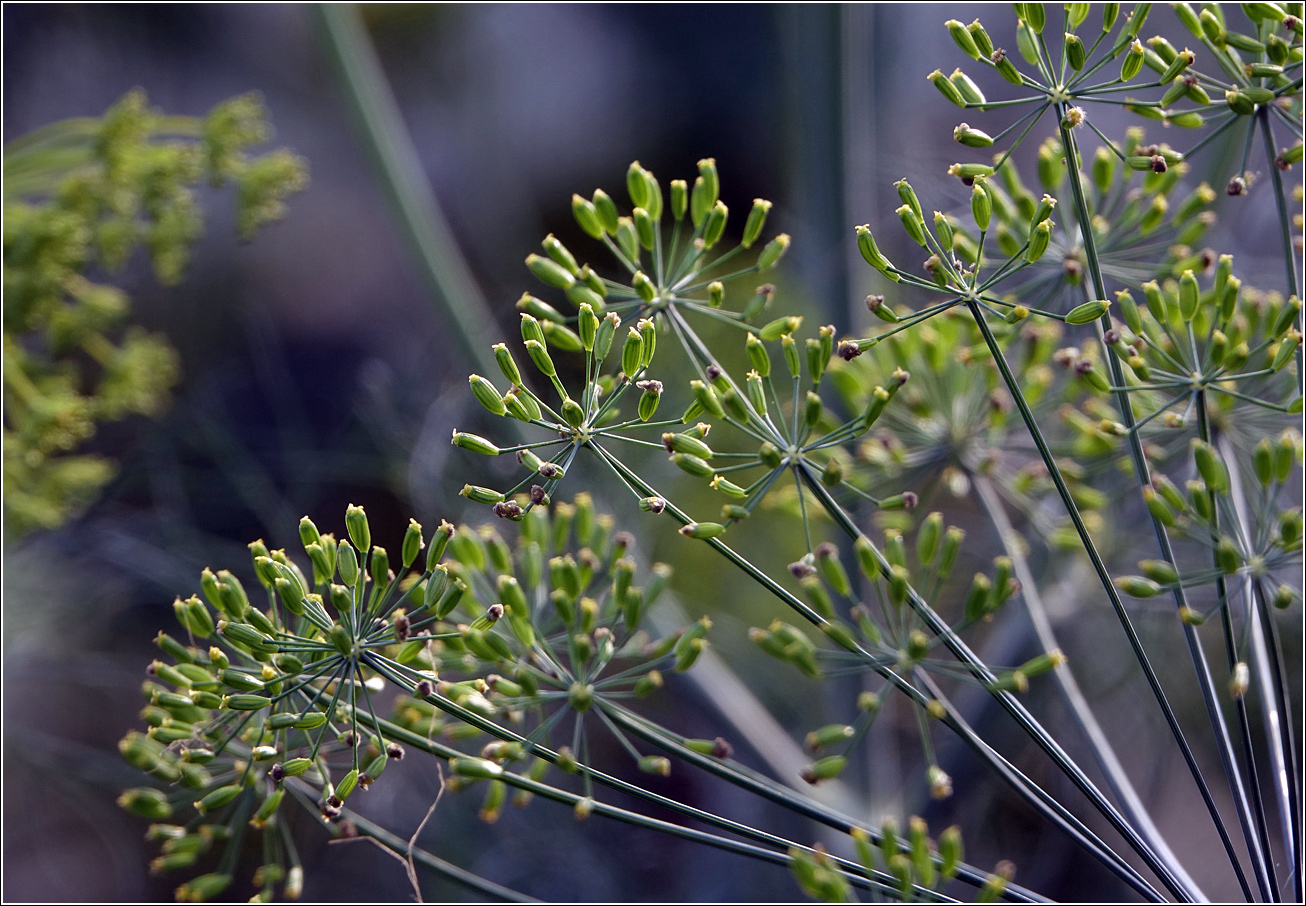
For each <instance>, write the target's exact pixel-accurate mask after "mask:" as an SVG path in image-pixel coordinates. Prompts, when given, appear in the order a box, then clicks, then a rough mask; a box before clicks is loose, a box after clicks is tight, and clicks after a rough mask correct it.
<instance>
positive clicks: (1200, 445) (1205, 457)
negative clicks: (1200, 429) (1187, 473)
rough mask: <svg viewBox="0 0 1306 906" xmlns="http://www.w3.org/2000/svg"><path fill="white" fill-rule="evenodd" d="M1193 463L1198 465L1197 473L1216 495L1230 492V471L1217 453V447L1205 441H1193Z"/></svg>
mask: <svg viewBox="0 0 1306 906" xmlns="http://www.w3.org/2000/svg"><path fill="white" fill-rule="evenodd" d="M1192 448H1193V461H1194V462H1195V463H1196V464H1197V472H1198V474H1200V475H1201V476H1202V480H1203V481H1204V482H1206V486H1207V487H1208V488H1209V489H1210V490H1211V491H1212V492H1213V493H1215V494H1225V493H1228V491H1229V470H1228V467H1227V466H1225V464H1224V460H1223V459H1221V458H1220V454H1219V453H1217V452H1216V450H1215V447H1213V446H1211V445H1210V444H1208V443H1205V442H1204V441H1200V440H1197V439H1196V438H1194V439H1193V441H1192Z"/></svg>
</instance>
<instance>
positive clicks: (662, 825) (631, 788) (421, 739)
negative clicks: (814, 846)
mask: <svg viewBox="0 0 1306 906" xmlns="http://www.w3.org/2000/svg"><path fill="white" fill-rule="evenodd" d="M372 666H373V667H374V668H376V669H377V672H378V673H381V674H382V675H384V676H387V677H389V678H390V680H391V681H392V682H395V683H397V684H399V685H400V686H401V687H404V688H408V687H410V686H411V683H405V682H403V680H402V678H400V677H399V676H398V675H396V674H395V673H394V671H392V670H390V669H387V668H386V666H385V665H384V664H381V663H374V664H372ZM432 699H433V703H434V704H435V705H436V706H437V707H439V708H440V709H441V710H443V711H445V712H447V713H449V714H452V715H454V716H455V717H458V718H459V719H461V720H464V721H466V722H468V723H471V724H473V725H475V726H478V727H480V728H481V729H482V730H484V731H485V732H487V733H489V734H491V735H493V736H496V737H498V738H499V739H503V740H505V741H510V742H518V743H522V744H523V745H526V746H527V747H528V750H529V751H530V752H531V753H532V754H533V755H536V756H537V757H540V758H543V759H544V760H545V761H549V762H551V763H555V764H556V763H557V760H558V757H559V756H558V753H557V752H555V751H553V750H551V749H549V748H547V747H545V746H542V745H539V744H538V743H532V742H531V741H530V740H528V739H527V738H526V737H524V736H521V735H520V734H517V733H514V732H512V731H511V730H508V729H507V728H505V727H501V726H499V725H498V724H496V723H494V721H491V720H488V719H486V718H483V717H481V716H480V715H478V714H475V713H474V712H471V711H468V710H467V709H465V708H462V707H460V706H459V705H457V704H455V703H454V702H452V701H450V700H448V699H446V698H444V697H443V696H440V695H433V696H432ZM381 726H382V728H383V729H384V732H385V734H386V738H387V739H394V740H395V741H397V742H401V743H403V744H404V745H408V746H412V747H414V748H417V749H420V750H422V751H425V752H429V753H430V754H432V755H435V756H437V757H439V758H445V759H451V758H465V757H467V755H466V753H465V752H460V751H458V750H457V749H453V748H450V747H448V746H444V745H441V744H440V743H438V742H435V741H433V740H430V739H427V738H426V737H425V736H421V735H418V734H416V733H413V732H412V731H410V730H406V729H404V728H403V727H401V726H399V725H397V724H393V723H390V722H389V721H384V720H383V721H381ZM581 769H582V770H583V772H584V774H585V776H586V777H587V778H590V779H592V780H593V781H594V782H596V783H599V784H601V785H603V786H606V787H608V788H610V789H614V790H617V791H619V792H622V793H625V794H627V795H630V796H633V797H635V798H637V799H641V800H643V801H645V802H649V803H652V804H655V805H659V806H662V807H664V808H667V809H670V810H672V811H673V812H676V813H678V814H680V815H682V816H684V817H686V818H691V819H693V820H697V821H701V822H703V823H705V824H708V825H711V826H714V827H718V828H720V829H722V830H726V831H728V832H730V833H733V834H736V835H738V836H740V837H743V838H745V839H747V840H753V841H755V842H756V843H760V844H764V845H765V846H769V847H773V848H772V849H765V848H763V847H762V846H756V845H751V844H746V843H739V842H737V841H734V840H729V839H727V838H725V837H718V836H716V835H715V834H709V833H706V832H704V831H698V830H693V829H691V828H687V827H682V826H680V825H678V824H672V823H671V822H668V821H662V820H660V819H657V818H651V817H649V816H647V815H641V814H639V813H638V812H632V811H629V810H626V809H620V808H617V807H615V806H611V805H607V804H606V803H602V802H592V803H591V805H592V811H593V813H594V814H597V815H603V816H605V817H609V818H616V819H618V820H620V821H623V822H625V823H627V824H632V825H635V826H637V827H643V828H647V829H650V830H656V831H659V832H662V833H665V834H668V835H670V836H674V837H680V838H681V839H686V840H693V841H695V842H699V843H706V844H708V845H709V846H714V847H716V848H719V849H725V850H727V851H730V852H735V853H739V854H741V855H747V856H751V857H753V858H757V859H761V860H762V861H766V862H771V863H773V864H777V865H784V866H788V865H789V864H791V862H792V859H791V858H790V857H789V856H788V853H787V851H788V850H789V849H790V848H793V847H797V848H798V849H802V850H805V851H807V852H812V850H811V848H810V847H807V846H802V845H800V844H797V843H795V842H793V841H791V840H787V839H785V838H783V837H779V836H776V835H774V834H768V833H766V832H765V831H760V830H757V829H756V828H753V827H750V826H748V825H746V824H741V823H739V822H737V821H731V820H730V819H728V818H723V817H721V816H719V815H715V814H712V813H711V812H706V811H703V810H702V809H697V808H694V807H692V806H688V805H685V804H684V803H682V802H678V801H677V800H675V799H670V798H667V797H665V796H659V795H658V794H656V793H652V792H650V791H648V790H646V789H644V788H643V787H641V786H638V785H637V784H633V783H627V782H626V781H624V780H619V779H617V778H616V777H613V776H611V775H610V774H606V773H604V772H602V771H598V770H595V769H594V768H592V767H590V766H588V765H583V766H582V768H581ZM499 779H500V780H502V781H503V782H504V783H507V784H508V785H510V786H514V787H516V788H518V789H523V790H527V791H528V792H531V793H534V794H535V795H538V796H541V797H543V798H545V799H552V800H553V801H555V802H562V803H565V804H567V805H572V806H575V805H576V803H578V802H580V801H581V799H582V798H589V797H582V796H580V795H577V794H575V793H570V792H567V791H565V790H560V789H557V788H556V787H552V786H549V785H547V784H544V783H540V782H538V781H534V780H530V779H529V778H526V777H522V776H521V775H518V774H513V773H511V772H509V771H504V772H503V774H502V775H500V778H499ZM834 861H836V862H837V863H839V870H840V871H841V872H842V873H843V874H844V875H845V877H846V878H847V880H848V881H849V883H851V884H854V885H857V886H861V887H863V888H866V889H873V890H880V891H882V892H888V891H892V890H894V889H896V888H895V884H896V882H895V881H894V879H893V878H892V877H890V876H889V875H886V874H883V873H881V872H872V873H870V876H869V877H867V876H866V871H865V869H864V868H862V866H860V865H856V864H855V863H852V862H849V861H847V860H834ZM916 893H917V895H918V896H924V897H927V898H929V899H931V900H933V901H935V902H956V901H955V900H953V899H952V898H951V897H945V896H943V895H942V894H938V893H936V892H934V891H930V890H928V889H927V888H922V887H918V888H917V889H916Z"/></svg>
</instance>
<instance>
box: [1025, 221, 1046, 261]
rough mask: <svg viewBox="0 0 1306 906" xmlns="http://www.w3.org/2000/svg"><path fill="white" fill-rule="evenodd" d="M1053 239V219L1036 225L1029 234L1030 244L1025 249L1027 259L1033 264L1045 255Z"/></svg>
mask: <svg viewBox="0 0 1306 906" xmlns="http://www.w3.org/2000/svg"><path fill="white" fill-rule="evenodd" d="M1051 241H1052V221H1050V220H1044V221H1043V222H1042V223H1040V224H1039V225H1038V226H1036V227H1034V229H1033V230H1031V231H1030V234H1029V246H1028V248H1026V249H1025V260H1026V261H1028V262H1029V263H1031V264H1033V263H1034V262H1035V261H1038V259H1040V258H1042V257H1043V253H1044V252H1046V251H1047V250H1048V244H1049V243H1050V242H1051Z"/></svg>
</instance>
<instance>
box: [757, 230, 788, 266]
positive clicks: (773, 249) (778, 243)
mask: <svg viewBox="0 0 1306 906" xmlns="http://www.w3.org/2000/svg"><path fill="white" fill-rule="evenodd" d="M789 241H790V240H789V234H788V233H781V234H780V235H779V236H776V237H775V238H774V239H772V240H771V241H770V242H768V243H767V244H766V248H764V249H762V254H760V255H758V256H757V269H758V270H759V271H765V270H770V269H771V268H773V267H775V265H776V263H777V262H778V261H779V260H780V257H781V256H782V255H784V253H785V252H786V251H788V249H789Z"/></svg>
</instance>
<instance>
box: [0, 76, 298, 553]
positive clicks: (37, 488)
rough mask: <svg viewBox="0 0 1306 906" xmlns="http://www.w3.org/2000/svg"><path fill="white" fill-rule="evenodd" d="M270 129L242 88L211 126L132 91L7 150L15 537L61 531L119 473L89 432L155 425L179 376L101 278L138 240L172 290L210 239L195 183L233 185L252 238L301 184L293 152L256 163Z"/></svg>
mask: <svg viewBox="0 0 1306 906" xmlns="http://www.w3.org/2000/svg"><path fill="white" fill-rule="evenodd" d="M270 136H271V127H270V126H269V124H268V122H267V116H266V112H265V110H264V108H263V104H262V101H261V100H260V99H259V97H258V96H257V95H254V94H247V95H242V96H240V97H236V98H232V99H231V100H228V101H225V102H223V103H222V104H219V105H218V106H217V107H215V108H214V109H213V110H212V111H210V112H209V114H208V115H207V116H204V117H178V116H165V115H164V114H162V113H160V112H158V111H157V110H152V109H151V108H150V107H149V106H148V102H147V100H146V97H145V94H144V92H142V91H140V90H136V91H132V92H130V93H128V94H127V95H126V96H125V97H123V98H122V100H120V101H119V102H118V103H117V104H115V105H114V106H113V107H112V108H111V109H110V110H109V111H108V112H107V113H106V114H105V115H104V116H103V117H102V118H95V117H79V118H74V119H69V120H63V121H61V122H57V123H54V124H51V125H49V126H46V127H44V128H42V129H38V130H36V131H34V132H32V133H29V134H28V135H25V136H23V137H22V138H19V139H17V140H15V141H14V142H12V143H10V144H9V145H8V146H7V147H6V148H5V150H4V511H5V531H6V534H7V535H8V536H9V537H10V538H15V537H19V536H22V535H24V534H27V533H29V532H31V531H33V530H37V529H49V528H54V527H55V526H58V525H60V524H61V523H63V522H64V521H66V520H67V519H68V518H70V517H71V516H73V515H74V514H76V513H77V512H79V511H80V510H81V509H83V508H84V507H85V506H86V505H87V504H89V503H90V502H91V501H92V500H93V499H94V498H95V496H96V495H97V494H98V493H99V490H100V489H101V488H102V487H103V486H104V484H105V483H106V482H107V481H108V480H109V479H110V478H111V477H112V475H113V473H114V469H115V467H114V463H113V462H112V461H111V460H109V459H108V458H106V457H104V456H100V455H96V454H94V453H91V452H84V451H81V450H80V448H81V447H82V446H83V445H84V444H85V443H86V441H88V440H89V439H90V438H91V437H92V436H93V435H94V434H95V432H96V429H97V427H98V425H100V424H101V423H104V422H110V421H115V420H118V419H122V418H125V417H127V416H130V415H147V416H153V415H157V414H158V413H159V412H161V411H162V410H163V409H164V408H165V407H166V405H167V399H168V391H169V390H170V388H171V387H172V386H173V384H175V383H176V380H177V376H178V362H177V355H176V352H175V350H174V349H173V348H172V346H171V345H170V344H169V343H168V341H167V339H166V338H164V337H162V336H160V335H158V334H151V333H148V332H146V331H145V330H143V329H141V328H140V327H137V326H134V325H131V324H130V321H129V318H130V300H129V299H128V297H127V295H126V293H124V292H123V291H122V290H121V289H120V288H118V287H116V286H113V285H111V284H109V283H105V282H99V280H101V279H103V278H104V276H106V275H113V274H115V273H117V272H119V271H121V269H122V268H123V266H124V265H125V264H126V263H127V262H128V260H129V259H130V258H131V256H132V253H133V251H134V250H135V249H136V248H137V247H138V246H143V247H144V248H145V250H146V252H147V253H148V255H149V258H150V263H151V264H152V265H153V269H154V273H155V276H156V277H157V278H158V280H159V281H160V282H161V283H163V284H165V285H173V284H176V283H178V282H179V281H180V280H181V277H182V275H183V272H184V270H185V267H186V264H187V261H188V259H189V255H190V248H191V246H192V245H194V243H195V242H196V241H197V240H198V239H199V237H200V235H201V233H202V231H203V222H204V221H203V215H202V213H201V211H200V209H199V205H198V203H197V201H196V197H195V191H194V187H195V186H197V185H198V184H200V183H201V181H204V180H207V181H208V182H209V183H210V184H211V185H214V186H224V185H232V186H233V187H234V189H235V194H236V228H237V231H238V232H239V234H240V235H241V236H242V237H245V238H248V237H250V236H252V235H253V233H254V232H255V231H256V230H257V229H258V228H259V227H260V226H262V225H263V224H264V223H267V222H269V221H271V220H275V219H277V218H279V217H280V216H281V215H282V214H283V213H284V211H285V198H286V197H287V196H288V195H290V194H291V193H293V192H297V191H299V190H300V189H302V188H303V187H304V186H305V185H306V183H307V179H308V168H307V165H306V163H305V162H304V161H303V160H302V159H301V158H299V157H298V156H296V155H295V154H293V153H291V152H290V151H288V150H284V149H283V150H277V151H272V152H270V153H266V154H262V155H257V156H255V155H251V154H249V153H248V149H250V148H251V147H253V146H255V145H258V144H261V143H263V142H265V141H267V140H268V139H269V138H270Z"/></svg>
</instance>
